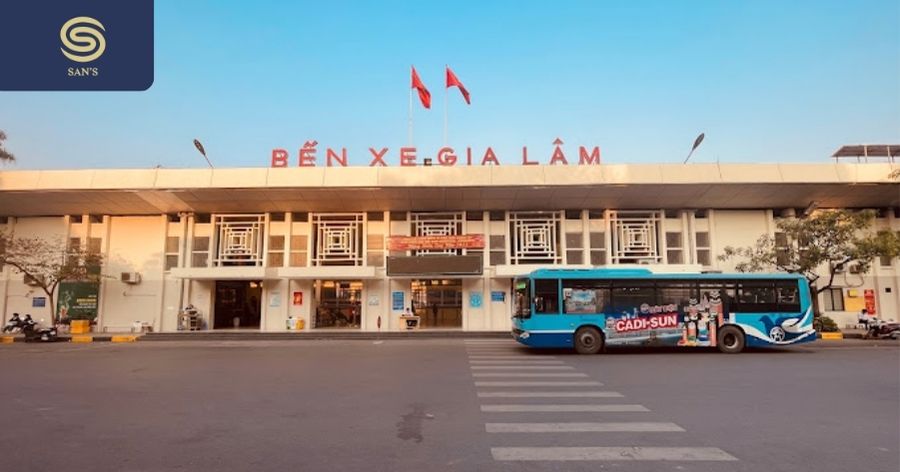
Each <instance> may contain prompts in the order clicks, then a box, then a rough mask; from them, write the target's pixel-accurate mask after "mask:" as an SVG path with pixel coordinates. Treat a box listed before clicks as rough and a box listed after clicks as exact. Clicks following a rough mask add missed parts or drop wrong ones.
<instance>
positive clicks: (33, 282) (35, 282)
mask: <svg viewBox="0 0 900 472" xmlns="http://www.w3.org/2000/svg"><path fill="white" fill-rule="evenodd" d="M24 282H25V285H28V286H29V287H40V286H41V285H43V284H44V279H43V277H36V278H35V277H32V276H30V275H28V274H25V278H24Z"/></svg>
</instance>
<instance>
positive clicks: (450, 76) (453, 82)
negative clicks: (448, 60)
mask: <svg viewBox="0 0 900 472" xmlns="http://www.w3.org/2000/svg"><path fill="white" fill-rule="evenodd" d="M453 86H456V87H458V88H459V91H460V93H462V96H463V98H465V99H466V104H467V105H471V104H472V102H471V101H470V100H469V91H468V90H466V87H465V86H464V85H463V84H462V82H460V81H459V79H458V78H457V77H456V74H454V73H453V71H452V70H450V66H447V88H450V87H453Z"/></svg>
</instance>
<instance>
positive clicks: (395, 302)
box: [391, 292, 403, 311]
mask: <svg viewBox="0 0 900 472" xmlns="http://www.w3.org/2000/svg"><path fill="white" fill-rule="evenodd" d="M391 309H392V310H394V311H403V292H391Z"/></svg>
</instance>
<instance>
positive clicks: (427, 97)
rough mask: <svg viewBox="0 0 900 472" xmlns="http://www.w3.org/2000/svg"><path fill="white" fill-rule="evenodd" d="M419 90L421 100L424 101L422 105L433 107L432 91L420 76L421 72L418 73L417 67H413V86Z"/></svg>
mask: <svg viewBox="0 0 900 472" xmlns="http://www.w3.org/2000/svg"><path fill="white" fill-rule="evenodd" d="M411 88H414V89H416V90H417V91H418V92H419V100H421V101H422V106H423V107H425V108H431V92H429V91H428V89H427V88H425V84H423V83H422V79H420V78H419V74H417V73H416V68H415V67H413V68H412V87H411Z"/></svg>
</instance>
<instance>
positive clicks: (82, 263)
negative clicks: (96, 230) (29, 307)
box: [0, 231, 103, 324]
mask: <svg viewBox="0 0 900 472" xmlns="http://www.w3.org/2000/svg"><path fill="white" fill-rule="evenodd" d="M102 264H103V256H102V255H100V254H98V253H96V252H94V251H90V250H88V249H87V247H84V246H68V247H67V245H66V244H65V242H63V240H62V239H61V238H57V239H51V240H48V239H43V238H39V237H18V236H15V235H13V234H11V233H8V232H4V231H0V267H2V266H10V267H12V268H14V269H15V270H17V271H18V272H20V273H22V274H24V276H25V277H26V279H27V280H29V281H30V282H31V283H33V284H34V285H35V286H37V287H40V288H41V290H43V291H44V293H46V294H47V299H48V300H49V301H50V312H51V322H52V323H53V324H56V322H57V312H56V302H55V296H54V294H55V293H56V288H57V287H58V286H59V284H60V282H63V281H87V282H92V281H97V282H99V280H100V278H101V275H100V267H101V266H102Z"/></svg>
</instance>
